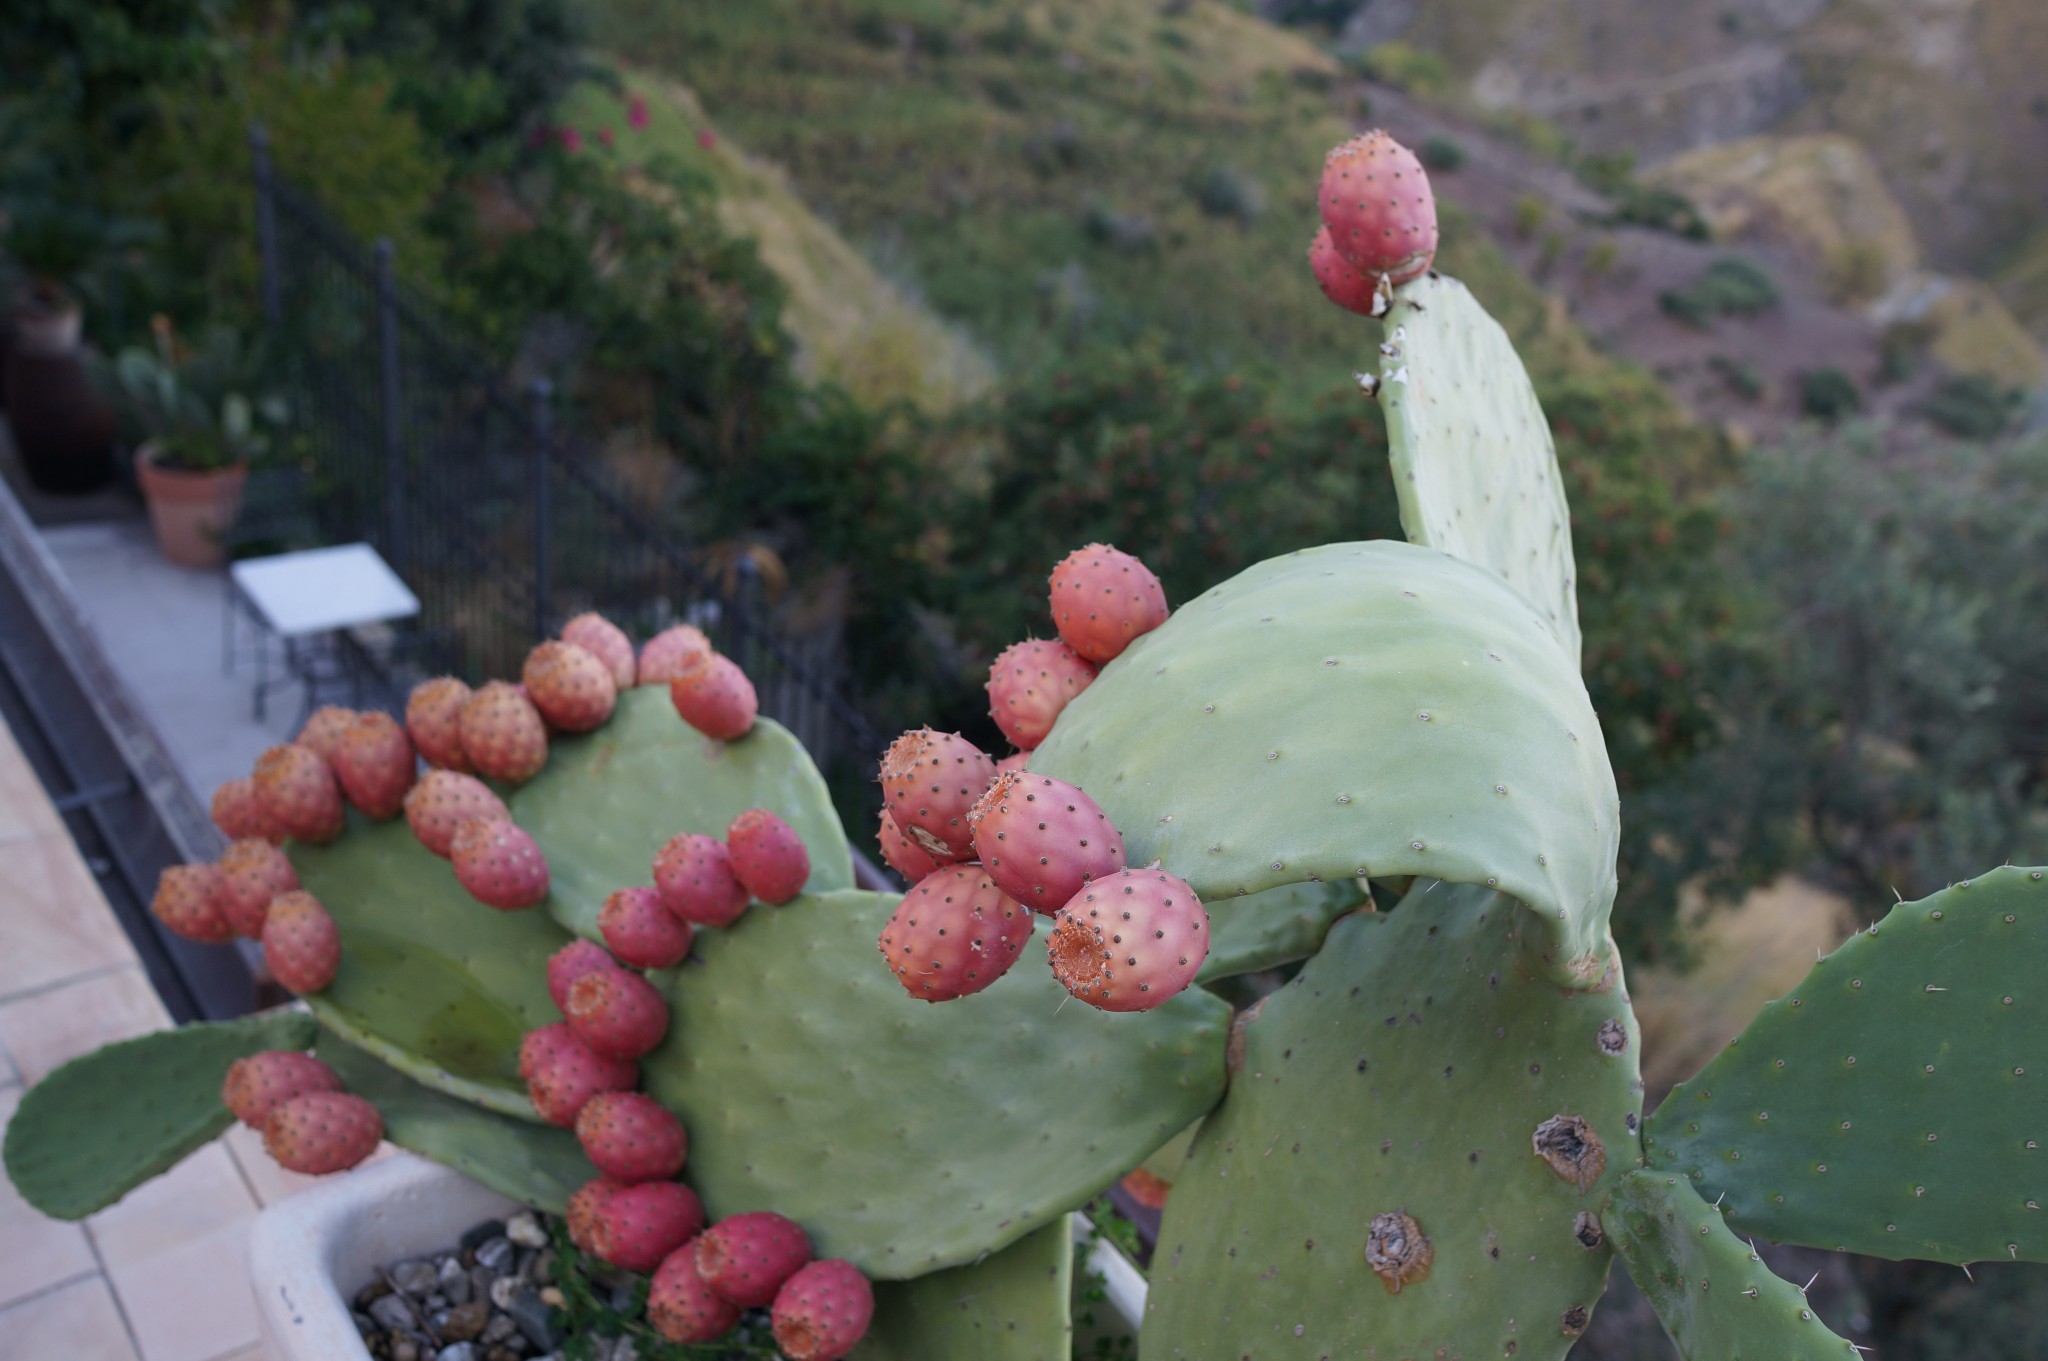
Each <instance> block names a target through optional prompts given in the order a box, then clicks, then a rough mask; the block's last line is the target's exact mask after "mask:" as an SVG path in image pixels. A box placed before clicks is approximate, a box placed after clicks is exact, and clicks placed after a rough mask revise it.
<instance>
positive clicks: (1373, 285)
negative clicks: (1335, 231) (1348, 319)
mask: <svg viewBox="0 0 2048 1361" xmlns="http://www.w3.org/2000/svg"><path fill="white" fill-rule="evenodd" d="M1308 267H1309V269H1310V270H1311V271H1312V272H1313V273H1314V274H1315V276H1316V282H1317V283H1318V284H1320V285H1321V286H1322V290H1323V296H1324V297H1326V298H1328V299H1329V300H1330V301H1331V302H1333V303H1336V304H1337V306H1339V307H1341V308H1343V309H1344V310H1345V311H1347V312H1357V313H1360V314H1361V315H1364V316H1368V317H1371V316H1377V315H1379V308H1378V305H1377V304H1378V300H1379V280H1378V279H1377V278H1375V277H1374V276H1373V275H1370V274H1361V273H1359V272H1358V271H1357V270H1356V269H1353V268H1352V267H1351V262H1350V261H1349V260H1346V259H1345V258H1344V257H1343V256H1341V255H1339V254H1337V245H1336V243H1335V242H1333V241H1332V240H1330V229H1329V228H1328V227H1323V228H1320V229H1318V230H1317V232H1316V239H1315V240H1313V241H1311V242H1309V246H1308Z"/></svg>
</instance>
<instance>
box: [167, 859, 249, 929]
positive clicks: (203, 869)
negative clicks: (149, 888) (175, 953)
mask: <svg viewBox="0 0 2048 1361" xmlns="http://www.w3.org/2000/svg"><path fill="white" fill-rule="evenodd" d="M149 910H150V911H151V912H154V913H155V914H156V919H157V920H158V921H160V922H162V923H163V924H164V925H165V926H168V927H169V928H171V931H172V933H173V934H174V935H180V936H183V937H184V938H185V939H186V940H196V941H201V942H203V943H205V944H207V945H219V944H221V943H222V942H223V941H230V940H233V939H234V938H235V928H234V924H233V923H231V922H230V921H229V920H228V917H227V913H226V912H224V911H223V910H222V907H221V873H220V867H219V866H218V865H169V866H166V867H165V868H164V870H163V872H162V873H161V874H159V875H157V877H156V897H155V898H153V899H151V900H150V904H149Z"/></svg>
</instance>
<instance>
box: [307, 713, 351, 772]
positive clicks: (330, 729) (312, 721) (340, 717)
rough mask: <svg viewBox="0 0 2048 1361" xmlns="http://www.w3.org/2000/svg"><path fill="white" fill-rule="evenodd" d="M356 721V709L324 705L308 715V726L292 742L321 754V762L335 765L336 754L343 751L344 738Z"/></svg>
mask: <svg viewBox="0 0 2048 1361" xmlns="http://www.w3.org/2000/svg"><path fill="white" fill-rule="evenodd" d="M355 721H356V711H355V710H354V709H344V708H342V707H341V706H339V705H336V704H323V705H321V706H320V707H319V708H317V709H315V710H314V711H313V712H312V713H311V714H309V715H307V717H306V725H305V726H304V727H302V728H300V729H299V735H298V736H297V737H294V738H293V739H292V741H293V742H294V743H296V744H297V745H299V746H302V747H305V748H306V749H307V750H309V751H317V752H319V753H320V759H321V760H323V761H325V762H327V764H328V765H333V764H334V753H335V752H337V751H339V750H340V749H341V739H342V736H343V735H344V734H346V733H347V732H348V725H349V724H351V723H353V722H355Z"/></svg>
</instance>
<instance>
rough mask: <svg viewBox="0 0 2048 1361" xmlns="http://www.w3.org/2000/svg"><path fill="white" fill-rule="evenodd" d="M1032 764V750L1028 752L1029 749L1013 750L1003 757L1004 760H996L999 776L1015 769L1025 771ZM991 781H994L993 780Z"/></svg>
mask: <svg viewBox="0 0 2048 1361" xmlns="http://www.w3.org/2000/svg"><path fill="white" fill-rule="evenodd" d="M1030 765H1031V753H1030V752H1028V751H1013V752H1011V753H1010V754H1009V755H1008V756H1005V757H1004V758H1003V759H1002V760H1000V761H998V762H996V774H997V775H998V776H1001V775H1007V774H1008V773H1009V772H1011V771H1013V770H1014V771H1018V772H1019V773H1021V772H1023V771H1025V770H1027V769H1029V768H1030ZM991 783H993V781H991Z"/></svg>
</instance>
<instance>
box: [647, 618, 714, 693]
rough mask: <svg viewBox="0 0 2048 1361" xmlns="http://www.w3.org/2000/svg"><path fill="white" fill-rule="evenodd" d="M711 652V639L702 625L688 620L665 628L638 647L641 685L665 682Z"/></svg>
mask: <svg viewBox="0 0 2048 1361" xmlns="http://www.w3.org/2000/svg"><path fill="white" fill-rule="evenodd" d="M710 655H711V640H710V639H709V638H706V637H705V636H704V632H703V630H702V629H694V628H691V627H690V626H689V625H688V624H676V625H674V626H672V627H670V628H665V629H663V630H662V631H661V632H659V633H657V634H655V635H654V636H653V637H652V638H649V639H648V640H647V646H645V647H643V648H641V649H640V670H639V677H638V678H639V681H640V684H642V685H667V684H668V683H669V682H670V681H672V680H674V679H675V678H676V677H678V676H680V675H682V674H683V673H684V672H685V671H688V670H689V669H690V668H691V667H693V666H695V665H696V664H697V662H698V660H699V659H700V658H703V657H709V656H710Z"/></svg>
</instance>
